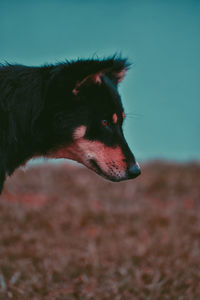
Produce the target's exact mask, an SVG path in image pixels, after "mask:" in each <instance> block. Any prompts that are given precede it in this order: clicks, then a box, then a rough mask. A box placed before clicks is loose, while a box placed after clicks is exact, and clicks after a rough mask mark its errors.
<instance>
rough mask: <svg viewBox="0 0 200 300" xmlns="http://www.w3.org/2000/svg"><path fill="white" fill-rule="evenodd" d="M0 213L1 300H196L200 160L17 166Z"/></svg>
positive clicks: (199, 288) (199, 283) (199, 254)
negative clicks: (136, 169) (119, 178)
mask: <svg viewBox="0 0 200 300" xmlns="http://www.w3.org/2000/svg"><path fill="white" fill-rule="evenodd" d="M0 210H1V216H0V300H7V299H17V300H75V299H78V300H86V299H93V300H110V299H115V300H126V299H130V300H132V299H133V300H134V299H139V300H140V299H141V300H143V299H145V300H146V299H155V300H157V299H160V300H164V299H170V300H173V299H177V300H185V299H187V300H188V299H189V300H193V299H194V300H198V299H200V164H199V163H190V164H189V163H188V164H170V163H163V162H152V163H147V164H144V165H143V166H142V175H141V176H139V177H138V178H137V179H135V180H131V181H127V182H121V183H111V182H108V181H105V180H103V179H102V178H100V177H98V176H97V175H96V174H94V173H92V172H91V171H89V170H87V169H85V168H82V167H79V166H75V165H74V166H73V165H70V164H63V165H60V164H58V165H51V164H49V163H47V164H44V165H40V166H32V167H30V168H29V169H28V170H26V171H24V170H23V169H19V170H17V171H16V172H15V174H14V175H13V176H12V177H11V178H8V179H7V181H6V184H5V188H4V193H3V194H2V195H1V200H0Z"/></svg>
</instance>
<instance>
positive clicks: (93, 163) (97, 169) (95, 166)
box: [89, 159, 104, 176]
mask: <svg viewBox="0 0 200 300" xmlns="http://www.w3.org/2000/svg"><path fill="white" fill-rule="evenodd" d="M89 162H90V165H91V168H92V169H93V170H94V171H95V172H96V173H98V174H99V175H101V176H103V175H104V173H103V171H102V170H101V168H100V167H99V165H98V163H97V161H96V160H95V159H90V160H89Z"/></svg>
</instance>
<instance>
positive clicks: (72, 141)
mask: <svg viewBox="0 0 200 300" xmlns="http://www.w3.org/2000/svg"><path fill="white" fill-rule="evenodd" d="M128 67H129V64H128V62H127V60H126V59H122V58H119V57H115V56H114V57H112V58H108V59H104V60H98V59H95V60H77V61H72V62H65V63H61V64H57V65H48V66H42V67H27V66H22V65H10V64H8V65H6V66H5V65H1V66H0V192H1V191H2V188H3V183H4V180H5V177H6V175H11V174H12V173H13V171H14V170H15V169H16V168H17V167H18V166H20V165H22V164H24V163H25V162H26V161H27V160H28V159H30V158H32V157H36V156H46V157H52V158H69V159H73V160H76V161H78V162H80V163H82V164H84V165H85V166H87V167H88V168H90V169H92V170H93V171H95V172H96V173H98V174H99V175H101V176H103V177H105V178H107V179H109V180H112V181H121V180H125V179H130V178H134V177H136V176H138V175H139V174H140V168H139V166H138V164H137V163H136V161H135V158H134V156H133V154H132V153H131V151H130V149H129V147H128V145H127V143H126V141H125V139H124V135H123V131H122V123H123V119H124V116H125V114H124V110H123V107H122V103H121V99H120V96H119V93H118V91H117V86H118V83H119V82H120V81H121V80H122V79H123V77H124V75H125V72H126V70H127V69H128Z"/></svg>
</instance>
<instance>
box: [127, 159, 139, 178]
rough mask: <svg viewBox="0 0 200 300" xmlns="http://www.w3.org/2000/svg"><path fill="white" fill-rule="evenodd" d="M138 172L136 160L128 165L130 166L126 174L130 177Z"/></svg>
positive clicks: (137, 174) (133, 176)
mask: <svg viewBox="0 0 200 300" xmlns="http://www.w3.org/2000/svg"><path fill="white" fill-rule="evenodd" d="M140 174H141V169H140V167H139V164H138V163H137V162H136V163H132V164H131V165H130V167H129V168H128V176H129V177H130V178H136V177H137V176H139V175H140Z"/></svg>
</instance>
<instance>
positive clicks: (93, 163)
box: [87, 159, 129, 182]
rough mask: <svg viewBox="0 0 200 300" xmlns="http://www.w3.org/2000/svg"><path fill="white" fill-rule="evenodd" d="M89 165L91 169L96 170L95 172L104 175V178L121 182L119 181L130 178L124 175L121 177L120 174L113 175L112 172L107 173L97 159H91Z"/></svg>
mask: <svg viewBox="0 0 200 300" xmlns="http://www.w3.org/2000/svg"><path fill="white" fill-rule="evenodd" d="M87 167H88V168H89V169H91V170H92V171H94V172H95V173H97V174H98V175H100V176H101V177H103V178H105V179H107V180H109V181H112V182H119V181H123V180H127V179H129V178H127V177H126V176H124V177H120V176H117V175H116V176H113V175H110V174H107V173H105V172H103V171H102V169H101V168H100V167H99V165H98V163H97V161H96V160H95V159H90V160H89V164H88V165H87Z"/></svg>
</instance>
